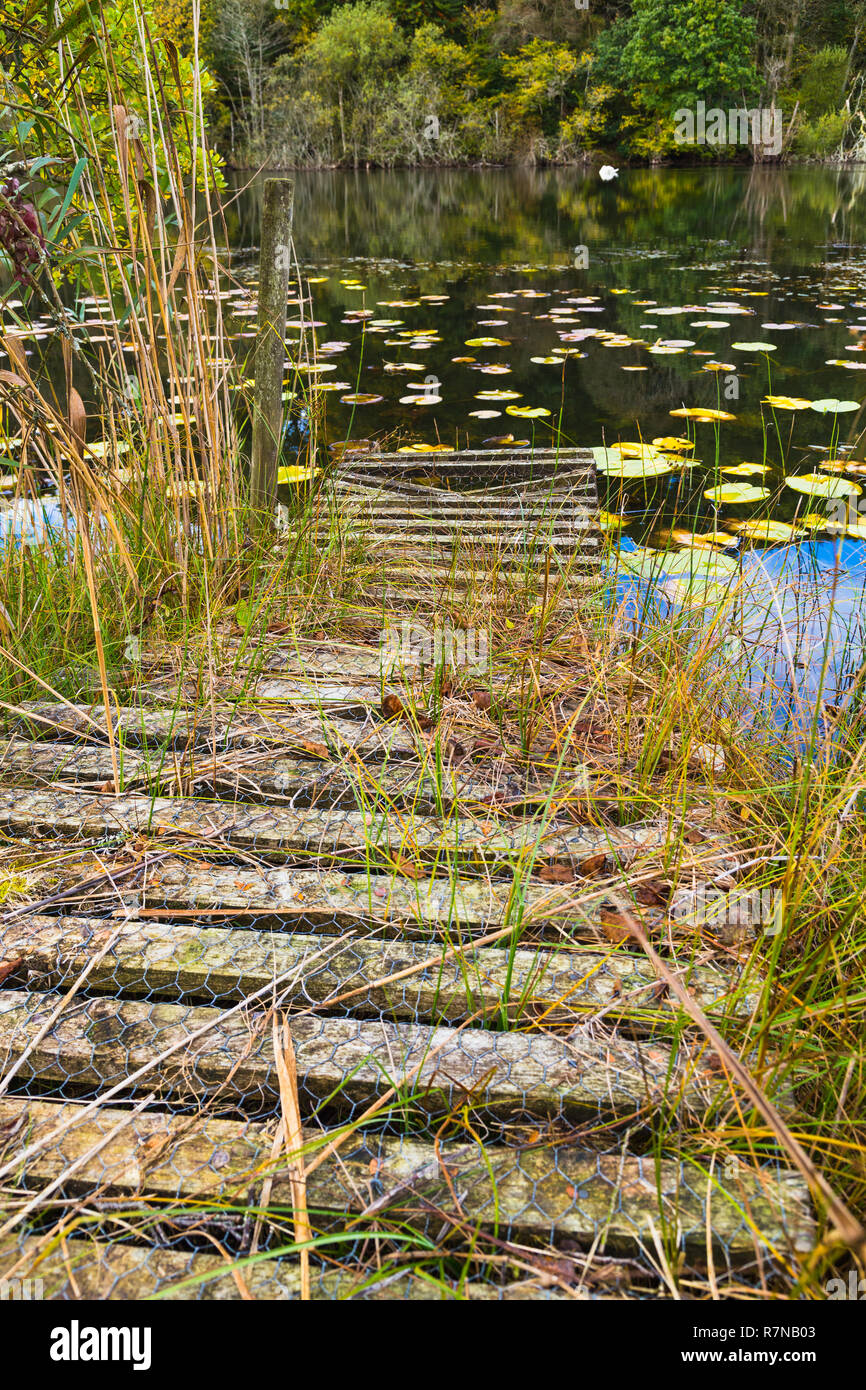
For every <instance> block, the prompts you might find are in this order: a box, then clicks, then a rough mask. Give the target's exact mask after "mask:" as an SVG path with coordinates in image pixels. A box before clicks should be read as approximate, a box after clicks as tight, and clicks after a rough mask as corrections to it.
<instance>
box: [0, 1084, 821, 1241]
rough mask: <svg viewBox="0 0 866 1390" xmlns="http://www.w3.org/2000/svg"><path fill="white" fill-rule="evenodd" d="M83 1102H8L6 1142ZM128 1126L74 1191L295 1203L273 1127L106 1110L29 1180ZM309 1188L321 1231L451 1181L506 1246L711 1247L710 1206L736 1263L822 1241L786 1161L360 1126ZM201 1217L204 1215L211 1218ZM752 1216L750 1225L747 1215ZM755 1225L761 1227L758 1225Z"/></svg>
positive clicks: (435, 1192)
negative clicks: (386, 1131)
mask: <svg viewBox="0 0 866 1390" xmlns="http://www.w3.org/2000/svg"><path fill="white" fill-rule="evenodd" d="M73 1114H74V1108H73V1107H72V1106H69V1105H63V1104H58V1103H57V1102H54V1101H38V1100H29V1099H27V1100H21V1099H17V1098H16V1099H5V1100H4V1099H0V1134H2V1132H3V1130H4V1128H6V1129H7V1130H8V1131H9V1132H10V1133H14V1134H15V1135H16V1142H17V1143H18V1145H19V1146H20V1147H22V1148H23V1146H24V1144H25V1143H27V1144H28V1145H29V1144H35V1143H38V1142H39V1141H40V1140H42V1139H44V1138H47V1136H48V1135H50V1134H52V1133H53V1132H54V1131H55V1130H56V1129H57V1127H58V1126H59V1125H60V1123H61V1122H66V1121H67V1120H68V1119H70V1118H72V1116H73ZM124 1120H126V1121H127V1123H126V1124H125V1125H124V1127H123V1128H122V1129H120V1132H119V1133H118V1134H117V1135H116V1136H115V1138H113V1139H112V1140H111V1141H110V1142H109V1143H108V1145H106V1146H105V1147H102V1148H100V1150H99V1152H98V1153H97V1154H96V1155H94V1156H93V1157H91V1158H88V1159H86V1161H85V1162H84V1163H83V1165H82V1166H81V1167H79V1168H78V1170H77V1171H76V1173H75V1174H74V1176H73V1178H72V1179H70V1181H69V1183H68V1185H67V1186H68V1188H69V1190H71V1191H73V1192H81V1191H86V1190H87V1189H88V1188H92V1187H95V1186H99V1187H100V1188H102V1189H103V1190H106V1189H107V1190H108V1191H110V1192H112V1193H114V1194H117V1195H120V1196H123V1195H127V1194H128V1195H129V1196H130V1197H133V1196H139V1195H141V1196H145V1197H158V1198H160V1199H161V1200H162V1201H170V1202H183V1201H187V1200H191V1199H195V1201H196V1202H197V1203H213V1204H214V1206H217V1207H222V1208H223V1209H224V1210H225V1209H226V1208H231V1207H233V1206H234V1205H236V1204H240V1205H242V1204H245V1203H246V1202H247V1201H248V1200H249V1198H250V1192H251V1189H252V1193H253V1200H254V1202H256V1203H257V1202H259V1201H260V1200H261V1197H260V1193H261V1186H262V1183H263V1181H264V1179H265V1178H266V1177H268V1178H270V1179H271V1182H272V1187H271V1196H270V1204H271V1205H272V1206H273V1207H280V1206H291V1190H290V1186H289V1182H288V1176H287V1172H286V1160H285V1157H284V1155H282V1154H281V1155H280V1157H279V1158H278V1159H277V1160H276V1162H275V1161H274V1160H273V1159H272V1158H271V1147H272V1136H271V1131H270V1129H269V1128H268V1127H267V1126H265V1125H262V1124H261V1123H259V1122H256V1121H238V1120H221V1119H213V1118H211V1117H208V1116H199V1117H196V1118H195V1119H192V1120H191V1119H190V1118H189V1117H187V1116H175V1115H170V1114H153V1113H148V1112H145V1113H143V1114H140V1115H136V1116H133V1117H130V1115H129V1111H128V1110H126V1111H124V1110H121V1109H119V1108H111V1107H108V1106H106V1107H104V1108H103V1109H101V1110H100V1111H98V1112H97V1114H96V1115H94V1116H92V1117H91V1118H88V1119H84V1120H79V1122H78V1123H77V1124H75V1125H73V1126H72V1127H71V1128H70V1129H68V1130H66V1132H65V1133H64V1134H62V1135H61V1137H60V1138H59V1139H57V1140H55V1141H53V1142H52V1143H51V1144H49V1145H48V1146H47V1147H46V1148H44V1149H43V1150H42V1151H41V1152H39V1153H37V1154H35V1155H34V1157H33V1158H31V1159H30V1160H29V1161H28V1162H27V1164H26V1166H25V1168H24V1170H23V1173H22V1180H23V1182H24V1183H25V1184H26V1185H27V1186H28V1187H39V1186H45V1185H46V1184H48V1183H50V1182H53V1181H54V1180H55V1179H56V1178H59V1177H61V1176H62V1175H63V1174H64V1173H65V1172H67V1170H68V1169H69V1168H70V1166H71V1165H72V1164H73V1163H74V1162H76V1161H77V1160H78V1159H81V1158H82V1157H84V1155H86V1154H88V1153H89V1152H90V1151H91V1149H93V1148H96V1147H97V1146H98V1145H99V1144H100V1141H101V1140H102V1139H103V1138H104V1136H105V1135H106V1134H107V1133H109V1132H110V1131H111V1130H112V1129H114V1128H115V1127H116V1126H119V1125H121V1123H122V1122H123V1121H124ZM331 1137H332V1135H331V1134H330V1133H329V1132H327V1131H325V1132H323V1131H322V1130H320V1129H307V1130H305V1131H304V1146H305V1148H304V1158H305V1160H306V1162H307V1163H311V1162H312V1160H313V1159H314V1158H315V1156H316V1154H317V1153H318V1152H320V1151H321V1149H322V1148H323V1147H324V1146H325V1144H326V1143H327V1142H328V1141H329V1140H330V1139H331ZM338 1154H339V1157H338V1156H337V1155H335V1156H334V1157H333V1158H332V1159H327V1160H326V1161H325V1162H323V1163H322V1164H320V1165H319V1167H318V1168H316V1169H315V1170H314V1172H312V1173H311V1175H310V1177H309V1179H308V1180H307V1200H308V1203H309V1207H310V1210H311V1212H312V1213H313V1214H314V1218H315V1220H314V1224H316V1225H320V1224H321V1218H322V1217H324V1216H325V1215H326V1214H327V1213H334V1214H342V1213H345V1214H346V1215H348V1214H349V1213H352V1212H357V1211H359V1210H362V1209H363V1208H364V1207H365V1206H368V1205H370V1204H372V1203H374V1202H377V1201H382V1200H383V1199H384V1198H386V1197H387V1196H388V1194H389V1193H390V1194H393V1196H392V1199H391V1204H390V1211H391V1214H392V1215H395V1214H399V1215H400V1216H402V1217H403V1218H404V1219H411V1215H410V1214H411V1212H412V1209H413V1206H414V1207H415V1219H416V1220H417V1219H418V1217H419V1216H421V1217H422V1219H423V1213H421V1212H420V1211H419V1204H417V1203H415V1202H414V1201H413V1199H414V1197H415V1196H416V1195H418V1194H420V1195H423V1197H424V1198H426V1199H427V1200H428V1201H432V1202H435V1203H436V1204H437V1205H438V1206H440V1207H443V1208H445V1209H451V1208H452V1206H453V1197H452V1195H451V1190H450V1189H449V1187H448V1184H447V1181H446V1177H445V1174H446V1173H447V1175H448V1176H449V1177H450V1178H451V1181H452V1183H453V1185H454V1189H455V1190H458V1191H459V1192H460V1200H461V1206H462V1209H463V1215H464V1217H465V1218H466V1219H467V1220H468V1221H469V1222H470V1223H471V1224H472V1225H475V1224H476V1223H477V1224H480V1225H481V1226H482V1227H487V1228H490V1227H493V1226H496V1227H498V1229H499V1234H500V1235H503V1236H505V1238H506V1239H513V1238H515V1237H516V1238H518V1239H527V1238H536V1239H542V1240H548V1241H553V1242H555V1241H558V1240H562V1239H570V1240H573V1241H577V1242H579V1243H580V1244H583V1245H589V1244H590V1243H591V1242H592V1241H594V1240H595V1239H596V1238H598V1237H600V1236H601V1235H602V1233H605V1249H606V1250H607V1251H608V1253H610V1252H612V1251H617V1252H620V1253H626V1252H630V1251H632V1250H634V1249H635V1248H637V1246H638V1243H639V1242H640V1241H652V1232H651V1229H650V1224H651V1223H654V1224H655V1226H656V1229H659V1228H661V1227H664V1228H666V1229H676V1230H678V1231H679V1232H680V1234H681V1239H682V1242H683V1244H684V1245H685V1247H686V1249H687V1250H689V1251H690V1252H692V1253H698V1254H700V1253H701V1252H702V1251H705V1250H706V1222H707V1203H708V1201H709V1205H710V1216H711V1223H710V1224H711V1227H712V1231H713V1243H714V1245H715V1246H716V1249H717V1250H719V1251H720V1252H723V1253H724V1252H727V1253H728V1254H730V1255H733V1256H736V1255H740V1254H742V1255H746V1256H751V1255H753V1254H754V1249H755V1237H754V1235H753V1231H756V1232H759V1233H760V1235H759V1243H760V1244H769V1245H772V1246H775V1247H776V1249H777V1250H778V1249H785V1250H786V1251H789V1252H791V1251H803V1250H808V1249H810V1248H811V1246H812V1244H813V1241H814V1222H813V1218H812V1214H811V1211H810V1204H809V1199H808V1193H807V1191H806V1188H805V1184H804V1183H803V1181H802V1179H801V1178H800V1176H799V1174H795V1173H791V1172H788V1171H785V1170H780V1169H779V1168H778V1167H777V1166H776V1165H775V1164H770V1165H767V1166H766V1167H763V1168H751V1167H749V1166H748V1165H747V1164H746V1163H744V1162H742V1161H739V1162H738V1163H737V1167H736V1172H735V1176H733V1177H728V1176H726V1175H724V1174H723V1173H722V1172H721V1171H717V1172H716V1174H715V1176H714V1177H713V1178H712V1179H710V1178H708V1176H707V1171H706V1169H705V1168H702V1167H701V1166H700V1165H698V1164H696V1163H693V1162H684V1163H683V1162H679V1161H676V1160H673V1159H661V1160H659V1161H658V1162H656V1159H655V1157H654V1156H650V1157H647V1158H642V1157H639V1156H635V1155H631V1154H626V1155H623V1154H620V1153H607V1154H602V1153H594V1152H591V1151H588V1150H581V1149H580V1148H578V1147H577V1146H576V1145H574V1144H569V1145H561V1146H556V1147H551V1146H548V1145H545V1146H538V1147H533V1148H523V1149H515V1148H506V1147H504V1146H502V1145H497V1144H487V1145H483V1146H482V1144H481V1143H480V1142H474V1143H468V1144H456V1143H453V1142H452V1143H444V1144H441V1145H440V1146H439V1150H438V1153H437V1150H436V1148H434V1146H433V1144H431V1143H429V1142H424V1141H422V1140H418V1139H410V1138H399V1137H395V1138H392V1137H390V1136H387V1137H386V1136H383V1135H380V1134H376V1133H365V1132H363V1131H358V1132H357V1133H356V1134H354V1135H352V1136H350V1137H349V1138H347V1139H345V1140H344V1141H343V1143H342V1144H341V1146H340V1148H339V1151H338ZM202 1214H203V1213H202ZM747 1215H748V1218H749V1219H748V1220H747ZM750 1222H751V1225H750V1224H749V1223H750Z"/></svg>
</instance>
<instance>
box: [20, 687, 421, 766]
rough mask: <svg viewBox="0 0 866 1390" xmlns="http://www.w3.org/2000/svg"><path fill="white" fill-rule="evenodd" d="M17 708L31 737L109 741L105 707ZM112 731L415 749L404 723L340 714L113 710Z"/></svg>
mask: <svg viewBox="0 0 866 1390" xmlns="http://www.w3.org/2000/svg"><path fill="white" fill-rule="evenodd" d="M19 708H20V709H21V710H23V711H25V713H24V714H21V715H18V716H15V717H14V718H13V719H12V721H11V722H12V723H14V724H15V726H16V727H19V728H21V729H23V730H24V731H26V733H27V734H28V735H29V737H31V738H39V737H49V736H50V737H57V736H58V735H62V736H64V737H68V736H70V735H76V736H78V737H81V738H86V739H88V740H91V741H93V740H99V741H100V742H103V743H104V742H105V741H106V738H107V735H106V732H105V729H106V715H105V706H104V705H102V704H94V705H81V704H78V705H66V704H63V703H60V702H56V703H55V702H51V701H45V700H28V701H25V702H24V704H22V705H20V706H19ZM111 721H112V727H113V728H114V729H115V730H116V731H117V733H118V734H122V736H123V738H124V739H125V740H126V741H127V742H128V743H131V744H135V745H138V744H141V745H146V746H151V745H152V746H163V745H164V746H167V747H169V748H175V749H184V748H187V747H195V748H201V749H204V748H217V749H219V748H225V747H231V748H261V747H262V746H264V747H283V748H286V749H295V748H297V749H300V750H301V751H304V750H305V749H306V748H307V746H308V745H309V744H310V743H314V744H319V745H321V744H324V745H325V746H326V747H327V748H329V749H331V751H332V752H334V753H336V754H339V753H340V752H341V750H342V749H344V748H346V747H348V748H352V749H354V750H356V751H357V752H358V754H359V755H360V756H362V757H368V756H369V757H382V756H384V755H386V754H387V755H388V756H391V757H393V756H395V755H404V754H411V753H414V752H415V751H416V747H415V739H414V736H413V734H412V731H411V728H410V727H409V726H408V725H407V724H406V723H405V722H403V721H396V720H395V721H391V722H388V721H386V720H383V719H378V718H375V719H374V718H372V717H371V718H370V719H368V720H367V721H366V722H365V723H364V724H363V725H362V724H359V723H358V722H357V721H356V720H353V719H341V718H339V717H338V716H336V715H330V714H329V715H327V716H325V715H322V716H321V717H320V716H319V715H318V714H315V713H312V714H305V715H299V714H295V713H294V712H291V711H285V712H281V711H278V710H268V711H267V713H265V712H262V711H254V710H250V709H243V708H237V709H234V708H228V707H226V706H224V705H223V706H220V705H217V707H216V710H215V711H214V712H213V714H212V713H211V710H210V709H209V708H208V706H207V705H206V704H205V705H204V706H203V707H202V708H201V710H200V711H198V712H197V713H196V714H193V715H187V714H181V713H179V712H177V711H175V709H174V708H168V709H131V708H130V709H125V708H123V707H119V708H116V709H115V708H112V709H111Z"/></svg>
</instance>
